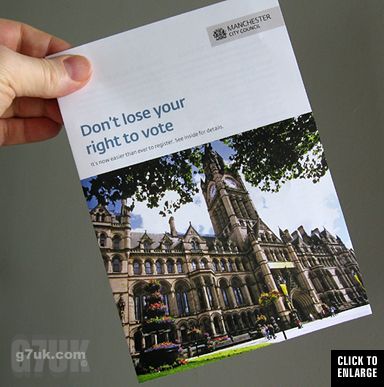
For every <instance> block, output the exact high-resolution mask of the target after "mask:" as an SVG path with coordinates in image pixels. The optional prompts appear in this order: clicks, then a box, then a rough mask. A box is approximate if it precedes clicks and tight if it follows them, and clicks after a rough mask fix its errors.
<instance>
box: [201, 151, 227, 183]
mask: <svg viewBox="0 0 384 387" xmlns="http://www.w3.org/2000/svg"><path fill="white" fill-rule="evenodd" d="M203 165H204V172H205V176H206V178H207V180H211V179H212V176H213V175H214V174H216V173H220V174H224V169H225V165H224V160H223V158H222V157H221V156H220V155H219V154H218V153H217V152H216V151H215V150H214V149H213V148H212V145H211V144H207V145H205V151H204V156H203Z"/></svg>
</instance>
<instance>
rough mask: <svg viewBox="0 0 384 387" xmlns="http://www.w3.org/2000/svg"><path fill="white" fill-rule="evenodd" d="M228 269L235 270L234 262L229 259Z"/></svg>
mask: <svg viewBox="0 0 384 387" xmlns="http://www.w3.org/2000/svg"><path fill="white" fill-rule="evenodd" d="M228 271H233V263H232V261H228Z"/></svg>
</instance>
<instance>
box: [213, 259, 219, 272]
mask: <svg viewBox="0 0 384 387" xmlns="http://www.w3.org/2000/svg"><path fill="white" fill-rule="evenodd" d="M213 271H215V272H217V271H219V263H218V262H217V260H216V259H215V260H214V261H213Z"/></svg>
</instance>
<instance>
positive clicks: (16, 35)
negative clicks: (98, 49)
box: [0, 19, 71, 58]
mask: <svg viewBox="0 0 384 387" xmlns="http://www.w3.org/2000/svg"><path fill="white" fill-rule="evenodd" d="M0 44H2V45H4V46H6V47H8V48H10V49H11V50H13V51H16V52H19V53H21V54H24V55H28V56H32V57H35V58H44V57H45V56H47V55H50V54H55V53H56V52H59V51H63V50H66V49H68V48H70V47H71V45H70V44H69V43H67V42H66V41H64V40H62V39H59V38H57V37H55V36H52V35H50V34H48V33H46V32H44V31H40V30H38V29H36V28H34V27H31V26H29V25H28V24H24V23H20V22H16V21H13V20H7V19H0Z"/></svg>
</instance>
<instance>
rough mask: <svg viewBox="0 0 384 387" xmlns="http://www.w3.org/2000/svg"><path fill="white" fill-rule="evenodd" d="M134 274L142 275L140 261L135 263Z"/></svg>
mask: <svg viewBox="0 0 384 387" xmlns="http://www.w3.org/2000/svg"><path fill="white" fill-rule="evenodd" d="M133 274H135V275H138V274H141V267H140V262H139V261H134V262H133Z"/></svg>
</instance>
